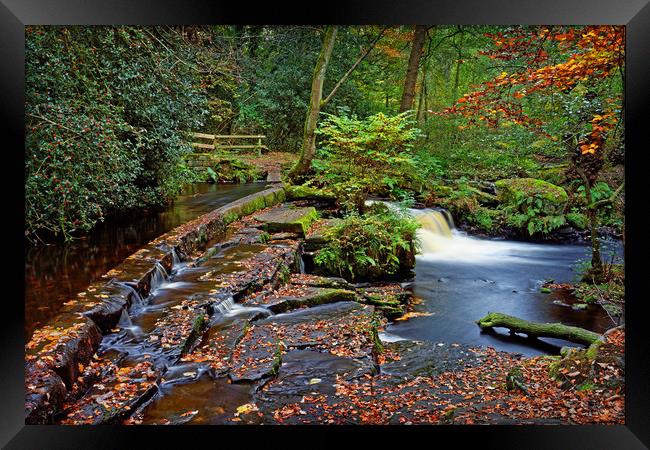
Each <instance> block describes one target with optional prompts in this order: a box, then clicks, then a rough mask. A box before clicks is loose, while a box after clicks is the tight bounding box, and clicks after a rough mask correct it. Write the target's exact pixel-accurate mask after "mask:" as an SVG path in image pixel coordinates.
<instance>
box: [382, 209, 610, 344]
mask: <svg viewBox="0 0 650 450" xmlns="http://www.w3.org/2000/svg"><path fill="white" fill-rule="evenodd" d="M411 213H412V214H413V215H415V216H416V217H418V219H419V221H420V222H421V224H422V228H421V229H420V230H418V237H419V239H420V245H421V254H419V255H418V256H417V257H416V260H417V263H416V266H415V273H416V276H415V279H414V281H413V282H412V283H410V284H409V286H410V288H411V289H412V291H413V294H414V296H415V297H416V299H417V300H416V303H417V304H416V306H415V308H414V310H415V311H416V313H423V315H421V316H416V317H413V318H411V319H409V320H407V321H398V322H394V323H393V324H391V325H389V326H388V328H387V330H386V334H384V335H382V337H383V338H384V339H386V340H398V339H400V338H402V339H412V340H429V341H433V342H440V343H443V342H459V343H464V344H471V345H482V346H492V347H494V348H496V349H497V350H503V351H514V352H519V353H522V354H524V355H527V356H533V355H538V354H544V353H551V354H554V353H555V354H557V353H558V352H559V349H560V347H562V346H563V345H566V344H567V343H566V342H564V341H560V340H557V339H543V340H539V339H538V340H530V339H526V338H523V337H519V336H508V335H507V334H501V333H496V332H495V333H481V331H480V330H479V328H478V327H477V326H476V323H475V321H476V320H478V319H479V318H481V317H483V316H484V315H486V314H487V313H488V312H493V311H500V312H503V313H505V314H510V315H513V316H516V317H521V318H523V319H525V320H530V321H534V322H561V323H564V324H567V325H573V326H578V327H582V328H586V329H588V330H592V331H595V332H598V333H602V332H604V331H605V330H607V329H608V328H611V327H612V326H615V323H613V322H612V320H611V319H610V318H609V316H608V315H607V313H606V312H605V311H604V310H603V309H602V308H601V307H600V306H599V305H589V306H588V307H587V309H586V310H579V309H574V308H573V307H572V305H573V303H574V302H575V300H574V299H573V298H572V297H571V296H570V295H568V293H567V295H564V294H565V293H563V292H562V291H561V290H556V291H553V292H552V293H548V294H547V293H542V292H540V287H541V285H542V283H544V281H546V280H551V279H552V280H553V282H554V283H569V282H573V281H575V278H576V277H577V276H578V275H577V269H578V263H579V262H580V261H583V260H585V259H586V258H589V257H590V255H591V253H590V248H589V247H588V246H587V245H578V244H559V245H558V244H536V243H529V242H517V241H512V240H499V239H480V238H476V237H472V236H469V235H467V234H466V233H465V232H463V231H459V230H457V229H455V227H454V223H453V219H452V217H451V216H450V215H449V213H448V212H446V211H444V210H440V211H437V210H431V209H427V210H415V209H414V210H411ZM603 248H604V253H605V254H609V253H611V252H615V253H616V254H617V255H619V256H621V257H622V245H621V243H620V242H616V241H605V242H604V243H603ZM504 331H505V330H504Z"/></svg>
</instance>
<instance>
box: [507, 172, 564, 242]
mask: <svg viewBox="0 0 650 450" xmlns="http://www.w3.org/2000/svg"><path fill="white" fill-rule="evenodd" d="M496 186H497V192H498V195H499V199H500V200H501V201H503V203H504V205H503V207H502V210H503V213H504V216H505V221H506V223H507V224H508V225H510V226H513V227H515V228H518V229H523V230H526V231H527V232H528V234H529V235H531V236H532V235H534V234H548V233H550V232H551V231H553V230H555V229H557V228H559V227H561V226H562V225H565V224H566V219H565V217H564V214H563V210H564V207H565V205H566V202H567V200H568V196H567V194H566V192H565V191H564V189H562V188H561V187H559V186H555V185H553V184H551V183H548V182H546V181H543V180H536V179H534V178H519V179H510V180H499V181H497V182H496Z"/></svg>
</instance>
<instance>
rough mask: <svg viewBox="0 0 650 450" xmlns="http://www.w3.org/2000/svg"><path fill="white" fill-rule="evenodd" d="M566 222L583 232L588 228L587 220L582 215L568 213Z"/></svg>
mask: <svg viewBox="0 0 650 450" xmlns="http://www.w3.org/2000/svg"><path fill="white" fill-rule="evenodd" d="M566 220H567V222H568V223H569V225H571V226H572V227H574V228H577V229H578V230H584V229H586V228H587V227H588V226H589V219H587V216H586V215H584V214H582V213H577V212H570V213H567V214H566Z"/></svg>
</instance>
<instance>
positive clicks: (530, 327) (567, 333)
mask: <svg viewBox="0 0 650 450" xmlns="http://www.w3.org/2000/svg"><path fill="white" fill-rule="evenodd" d="M476 323H477V324H478V326H479V327H480V328H481V329H482V330H485V329H490V328H494V327H503V328H508V329H510V332H511V333H524V334H526V335H527V336H528V337H530V338H538V337H547V338H556V339H564V340H565V341H570V342H575V343H578V344H584V345H591V344H593V343H594V342H596V341H598V340H599V339H600V334H598V333H594V332H593V331H589V330H585V329H584V328H578V327H571V326H568V325H563V324H561V323H535V322H528V321H527V320H523V319H520V318H518V317H513V316H508V315H506V314H501V313H489V314H488V315H487V316H485V317H483V318H482V319H480V320H478V321H477V322H476Z"/></svg>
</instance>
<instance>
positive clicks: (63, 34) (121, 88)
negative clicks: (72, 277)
mask: <svg viewBox="0 0 650 450" xmlns="http://www.w3.org/2000/svg"><path fill="white" fill-rule="evenodd" d="M153 32H154V33H155V31H153ZM169 45H173V44H169ZM197 85H198V80H197V77H196V74H195V72H193V71H192V69H191V68H190V67H187V66H186V65H184V64H177V62H176V61H175V60H174V58H172V57H170V56H169V51H168V50H166V49H164V48H162V47H161V46H160V44H159V43H158V42H156V38H155V37H154V36H153V34H152V31H150V29H144V28H140V27H123V26H120V27H74V26H72V27H27V28H26V32H25V112H26V138H25V234H26V236H28V237H32V236H34V235H35V234H36V233H41V231H43V230H47V231H48V232H51V233H55V234H62V235H63V236H64V237H65V238H70V237H71V234H72V233H73V232H74V231H75V230H81V231H87V230H89V229H91V228H92V227H93V226H94V225H95V223H96V222H97V221H101V220H103V218H104V217H105V216H106V215H107V214H110V213H113V212H115V211H122V210H126V209H131V208H136V207H142V206H145V207H146V206H159V205H163V204H165V203H167V202H168V201H169V200H170V199H172V198H173V197H174V196H175V195H176V194H177V193H178V192H180V189H181V187H182V184H183V183H184V181H185V180H186V176H187V174H188V171H187V170H186V168H185V169H184V168H183V167H182V165H181V163H182V157H183V155H185V154H186V153H187V152H190V151H191V148H190V147H189V146H188V145H187V144H186V143H185V142H184V141H185V138H184V136H183V135H182V134H181V133H182V131H185V130H192V129H197V128H198V127H199V126H200V124H201V123H202V120H203V117H204V114H203V112H202V111H204V110H205V106H206V104H207V103H206V102H207V100H206V98H205V96H204V95H203V93H202V92H201V91H200V89H199V88H198V87H197Z"/></svg>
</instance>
